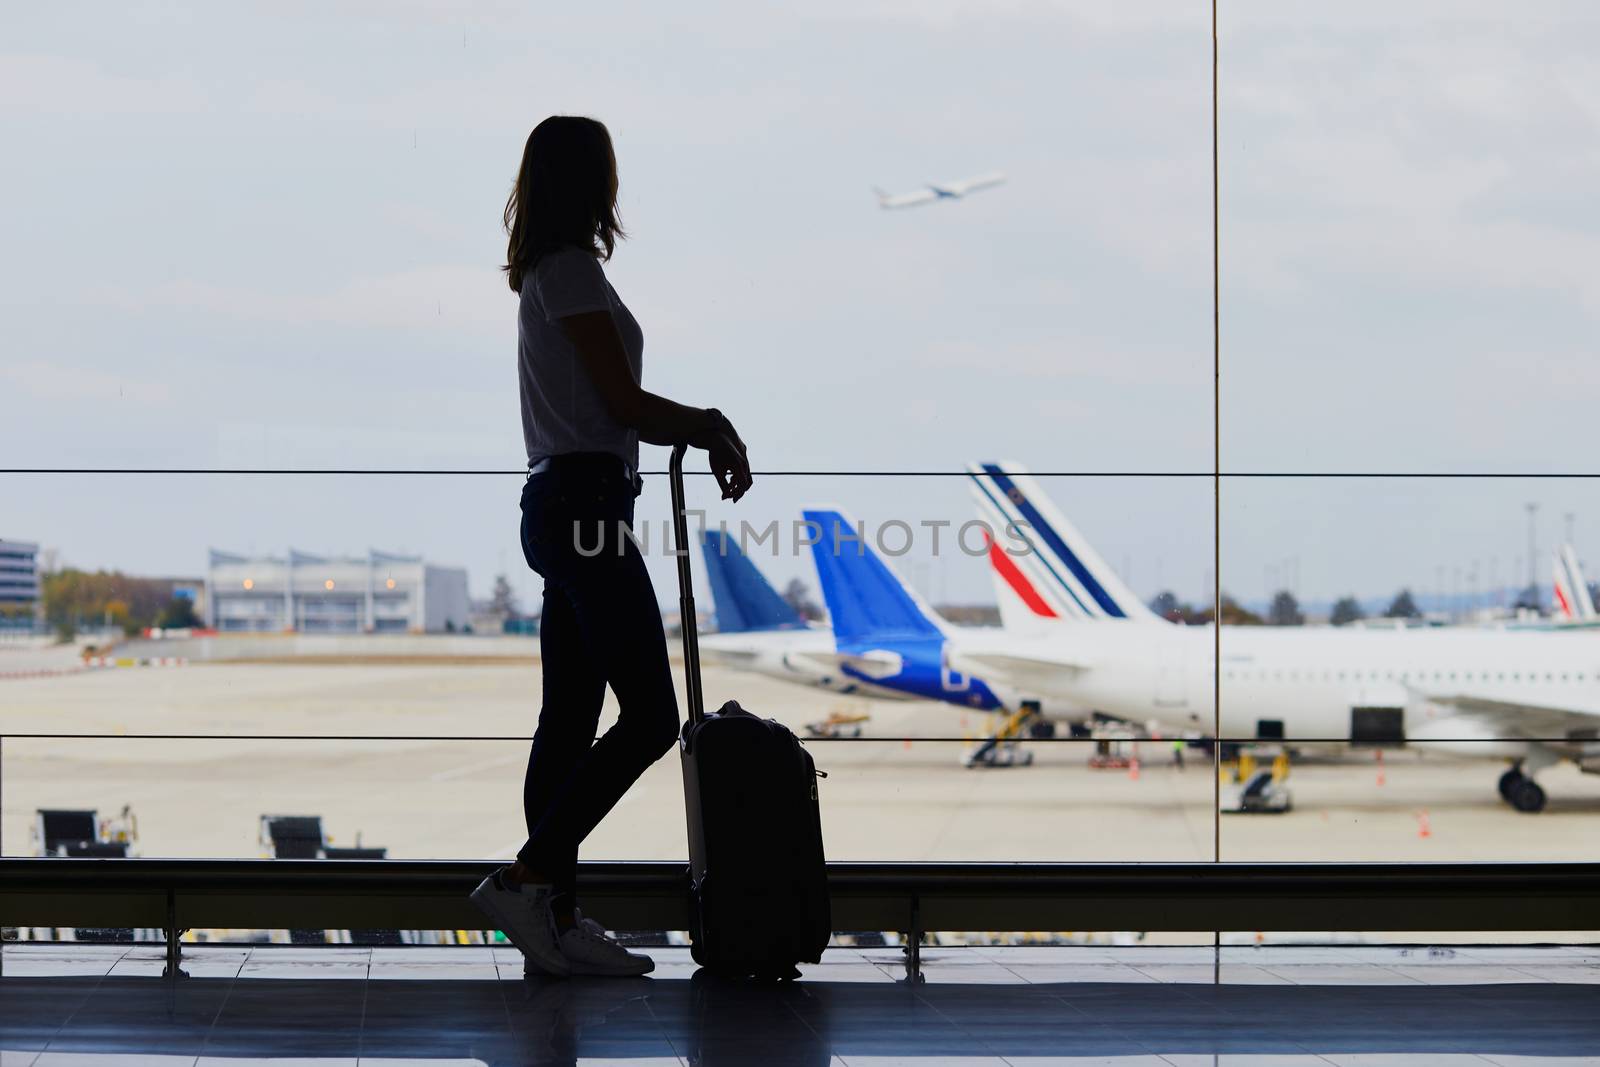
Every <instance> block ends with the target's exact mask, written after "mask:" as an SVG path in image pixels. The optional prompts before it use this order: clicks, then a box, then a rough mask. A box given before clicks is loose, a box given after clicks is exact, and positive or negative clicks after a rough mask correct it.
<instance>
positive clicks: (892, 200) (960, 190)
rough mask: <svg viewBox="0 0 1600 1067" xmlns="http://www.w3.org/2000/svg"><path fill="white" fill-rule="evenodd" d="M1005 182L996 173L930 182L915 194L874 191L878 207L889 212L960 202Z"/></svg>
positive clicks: (876, 189)
mask: <svg viewBox="0 0 1600 1067" xmlns="http://www.w3.org/2000/svg"><path fill="white" fill-rule="evenodd" d="M1005 180H1006V176H1005V175H1004V174H1001V173H1000V172H999V171H995V172H993V173H991V174H980V175H978V176H977V177H976V178H966V179H963V180H962V181H959V182H944V183H942V184H939V185H935V184H933V183H931V182H930V183H929V184H928V186H927V188H924V189H918V190H917V191H916V192H914V193H886V192H884V191H883V190H882V189H878V188H874V189H873V190H872V191H873V192H874V193H876V194H877V196H878V206H879V207H881V208H883V209H884V210H886V211H887V210H889V209H892V208H901V207H916V206H917V205H918V204H931V203H933V202H934V201H935V200H960V199H961V198H962V197H964V196H966V195H967V194H968V193H975V192H977V191H978V190H979V189H988V188H991V187H993V186H996V185H999V184H1001V183H1002V182H1004V181H1005Z"/></svg>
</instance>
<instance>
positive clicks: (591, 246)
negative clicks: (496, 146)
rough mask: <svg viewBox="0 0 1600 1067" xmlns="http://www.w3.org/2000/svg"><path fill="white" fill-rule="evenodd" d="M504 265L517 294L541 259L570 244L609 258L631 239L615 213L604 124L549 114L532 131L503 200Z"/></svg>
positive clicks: (613, 162) (612, 158) (613, 166)
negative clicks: (506, 238) (620, 243)
mask: <svg viewBox="0 0 1600 1067" xmlns="http://www.w3.org/2000/svg"><path fill="white" fill-rule="evenodd" d="M504 221H505V227H506V233H507V234H509V235H510V238H511V239H510V241H509V242H508V243H507V245H506V263H505V266H503V267H501V268H500V269H501V270H503V271H505V272H506V280H507V281H508V282H510V284H511V291H512V292H513V293H520V292H522V275H523V273H524V272H526V271H527V270H528V269H530V268H531V267H532V266H533V265H534V264H535V263H536V262H538V260H539V257H540V256H542V255H544V254H545V253H546V252H553V251H555V250H556V249H558V248H562V247H564V246H567V245H574V246H576V247H578V248H583V249H586V250H588V251H589V252H592V253H593V254H594V255H596V256H597V257H599V258H600V259H602V260H607V259H610V258H611V253H612V251H613V250H614V249H615V248H616V246H617V241H618V240H620V239H621V238H623V237H626V236H627V234H625V233H624V232H623V230H622V221H621V219H620V218H618V216H617V156H616V153H615V152H614V151H612V148H611V134H610V132H608V131H607V130H606V128H605V125H604V124H603V123H600V122H597V121H595V120H594V119H586V118H579V117H576V116H570V115H551V116H550V117H549V118H547V119H545V120H544V121H543V122H541V123H539V125H537V126H535V127H534V128H533V132H532V133H530V134H528V144H527V147H525V148H524V149H523V150H522V167H521V168H520V169H519V170H518V171H517V183H516V185H515V186H513V187H512V190H511V196H510V197H508V198H507V199H506V210H505V216H504Z"/></svg>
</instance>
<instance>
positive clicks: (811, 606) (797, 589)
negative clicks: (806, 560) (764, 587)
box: [781, 578, 822, 621]
mask: <svg viewBox="0 0 1600 1067" xmlns="http://www.w3.org/2000/svg"><path fill="white" fill-rule="evenodd" d="M781 595H782V596H783V602H784V603H785V604H788V605H789V606H790V607H791V608H793V609H794V610H795V613H796V614H797V615H799V616H800V617H801V618H802V619H806V620H808V621H814V620H816V619H820V618H822V606H821V605H820V604H818V603H817V602H816V601H815V600H812V599H811V588H810V587H809V586H808V585H806V583H805V582H803V581H801V580H800V579H799V578H790V579H789V584H788V585H786V586H784V587H783V593H782V594H781Z"/></svg>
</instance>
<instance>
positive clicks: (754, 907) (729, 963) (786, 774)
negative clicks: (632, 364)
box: [669, 445, 833, 980]
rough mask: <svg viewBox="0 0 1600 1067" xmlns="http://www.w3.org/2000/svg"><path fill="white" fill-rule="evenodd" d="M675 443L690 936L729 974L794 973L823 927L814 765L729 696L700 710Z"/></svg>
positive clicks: (795, 741)
mask: <svg viewBox="0 0 1600 1067" xmlns="http://www.w3.org/2000/svg"><path fill="white" fill-rule="evenodd" d="M683 454H684V446H683V445H678V446H676V447H675V448H673V450H672V462H671V463H670V465H669V468H670V470H669V473H670V476H671V481H672V528H673V534H674V544H675V546H676V549H677V557H678V604H679V608H680V611H679V618H680V621H681V625H682V630H683V673H684V685H685V688H686V689H687V693H688V698H689V719H688V722H686V723H685V724H684V727H683V734H682V737H681V739H680V742H679V752H680V754H681V755H682V757H683V790H684V801H685V804H684V806H685V809H686V811H687V814H688V819H689V906H690V911H689V915H690V920H689V936H690V945H691V953H692V955H693V956H694V961H695V962H696V963H698V964H699V965H700V966H702V967H704V968H706V969H707V970H708V971H711V972H713V973H714V974H717V975H720V976H723V977H728V978H760V979H769V980H771V979H784V978H798V977H799V976H800V972H799V971H798V970H796V969H795V964H797V963H819V962H821V960H822V950H823V949H824V948H826V947H827V944H828V938H829V936H830V935H831V934H832V932H833V923H832V917H831V915H830V912H829V907H828V872H827V866H826V863H825V861H824V859H823V852H822V819H821V815H820V812H819V809H818V807H817V782H818V779H819V778H821V777H825V775H823V774H822V773H821V772H819V771H818V770H817V769H816V764H814V763H813V762H812V760H811V754H810V753H809V752H807V751H806V749H805V747H804V746H803V745H801V743H800V739H799V738H797V737H795V735H794V734H793V733H792V732H790V731H789V730H788V728H786V727H784V726H783V725H782V724H780V723H778V722H775V721H773V720H771V719H762V718H759V717H757V716H755V715H752V714H751V713H750V712H748V711H746V710H744V709H743V708H741V707H740V706H739V704H738V702H737V701H732V700H730V701H728V702H727V703H726V704H724V705H723V706H722V707H721V708H720V709H718V710H717V711H716V712H715V713H713V714H710V715H707V714H706V711H705V699H704V695H703V693H702V692H701V685H700V643H699V636H698V634H697V633H696V628H695V609H694V589H693V585H692V583H691V575H690V568H689V560H690V555H691V551H692V550H691V548H690V546H689V523H688V517H687V515H686V513H685V510H684V502H683Z"/></svg>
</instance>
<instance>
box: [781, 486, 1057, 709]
mask: <svg viewBox="0 0 1600 1067" xmlns="http://www.w3.org/2000/svg"><path fill="white" fill-rule="evenodd" d="M803 514H804V516H805V519H806V521H807V522H809V523H812V524H813V525H814V527H815V528H816V530H817V531H819V532H818V535H817V540H816V542H815V543H814V544H812V546H811V556H812V559H813V561H814V562H815V563H816V565H817V577H818V579H819V581H820V582H821V584H822V595H823V598H824V599H825V600H826V601H827V603H828V615H829V617H830V618H831V619H832V622H833V637H834V641H835V642H836V645H837V650H838V654H839V665H840V667H841V668H842V669H843V670H844V672H845V673H846V674H848V675H850V676H852V677H856V678H860V679H862V680H863V681H870V682H872V683H873V684H875V685H877V686H880V687H882V688H885V689H893V690H897V691H899V692H901V693H904V694H905V695H907V696H914V697H921V698H923V699H925V700H938V701H942V702H944V703H946V704H955V705H957V706H959V707H963V708H974V709H977V710H979V711H996V712H998V711H1010V712H1016V711H1018V710H1019V709H1020V707H1021V704H1022V701H1023V700H1024V699H1027V698H1031V697H1032V696H1033V694H1030V693H1018V692H1017V691H1015V690H1013V689H1011V688H1010V687H1008V686H1005V685H996V684H993V683H992V682H990V681H988V680H987V679H985V678H981V677H978V676H976V675H973V674H963V673H961V672H959V671H956V670H953V669H952V668H951V666H950V654H951V652H952V650H954V649H956V648H959V647H960V645H961V644H962V643H963V642H965V641H966V640H967V639H968V637H969V635H971V634H983V633H986V632H987V631H985V630H982V629H974V628H971V627H959V626H953V625H951V624H950V623H949V622H947V621H946V620H945V619H944V618H942V617H941V616H940V615H939V613H938V612H936V611H934V610H933V609H932V608H931V607H929V606H928V605H927V604H925V603H923V601H922V598H921V597H919V596H918V595H917V594H916V593H915V592H913V591H912V590H911V589H910V588H909V587H907V586H906V584H905V583H904V582H902V581H901V580H900V579H899V578H898V577H897V576H896V575H895V573H894V572H893V571H892V570H890V569H889V567H888V566H887V565H886V564H885V563H884V562H883V561H882V560H881V559H879V558H878V556H877V554H876V553H875V552H873V551H872V549H871V548H870V547H869V546H868V545H867V544H866V539H865V538H864V537H863V536H862V528H861V525H860V524H859V523H855V522H852V521H851V520H850V519H849V518H847V517H846V516H845V515H843V514H842V513H840V512H839V511H836V510H834V509H831V508H817V509H809V510H807V511H805V512H803ZM991 544H992V542H991ZM1047 697H1048V695H1047ZM1039 711H1040V713H1041V714H1042V715H1043V717H1044V718H1045V720H1046V721H1047V722H1056V721H1066V722H1074V723H1077V722H1083V721H1085V720H1086V719H1087V718H1089V715H1088V714H1087V713H1086V712H1084V710H1083V706H1082V705H1080V704H1074V703H1071V702H1067V701H1062V700H1059V699H1048V698H1044V699H1040V707H1039Z"/></svg>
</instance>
